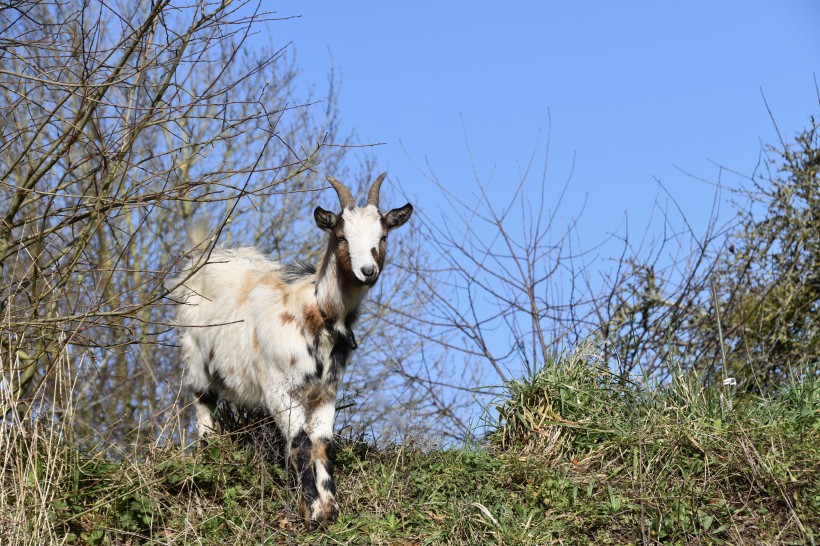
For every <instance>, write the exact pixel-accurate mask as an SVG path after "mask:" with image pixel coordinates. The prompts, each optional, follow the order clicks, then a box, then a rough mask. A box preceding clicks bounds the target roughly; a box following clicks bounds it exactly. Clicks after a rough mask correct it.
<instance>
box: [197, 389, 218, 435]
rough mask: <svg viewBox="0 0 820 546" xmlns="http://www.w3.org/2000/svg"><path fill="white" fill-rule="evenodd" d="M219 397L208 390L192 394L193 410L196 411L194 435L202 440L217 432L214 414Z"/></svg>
mask: <svg viewBox="0 0 820 546" xmlns="http://www.w3.org/2000/svg"><path fill="white" fill-rule="evenodd" d="M217 402H219V397H217V395H216V394H214V393H213V391H210V390H208V389H206V390H204V391H195V392H194V409H195V410H196V433H197V436H198V437H199V438H200V439H202V438H205V436H207V435H208V434H211V433H213V432H219V430H218V426H217V424H216V421H215V420H214V414H215V413H216V405H217Z"/></svg>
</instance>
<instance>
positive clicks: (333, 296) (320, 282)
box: [316, 241, 368, 332]
mask: <svg viewBox="0 0 820 546" xmlns="http://www.w3.org/2000/svg"><path fill="white" fill-rule="evenodd" d="M367 290H368V288H367V287H366V286H364V285H361V284H358V283H355V282H351V281H350V280H349V279H347V278H346V276H345V275H344V273H343V272H342V271H341V268H340V266H339V263H338V261H337V259H336V245H335V242H333V241H331V242H329V243H328V246H327V248H326V249H325V253H324V255H323V256H322V260H321V263H320V267H319V270H318V272H317V277H316V304H317V305H318V306H319V310H320V311H321V313H322V316H323V317H324V319H325V321H326V322H327V323H328V325H332V326H334V327H335V329H336V330H339V331H342V332H346V331H347V330H349V328H350V327H351V326H352V323H353V321H355V319H356V317H357V315H358V308H359V304H360V303H361V301H362V299H363V298H364V296H365V294H367Z"/></svg>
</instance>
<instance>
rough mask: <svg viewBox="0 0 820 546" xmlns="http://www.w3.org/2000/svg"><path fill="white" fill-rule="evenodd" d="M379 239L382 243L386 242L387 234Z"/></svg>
mask: <svg viewBox="0 0 820 546" xmlns="http://www.w3.org/2000/svg"><path fill="white" fill-rule="evenodd" d="M379 241H380V242H382V243H386V242H387V235H384V236H383V237H382V238H381V239H380V240H379Z"/></svg>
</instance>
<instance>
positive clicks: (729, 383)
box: [723, 377, 737, 387]
mask: <svg viewBox="0 0 820 546" xmlns="http://www.w3.org/2000/svg"><path fill="white" fill-rule="evenodd" d="M736 385H737V380H736V379H735V378H734V377H727V378H726V379H724V380H723V386H724V387H734V386H736Z"/></svg>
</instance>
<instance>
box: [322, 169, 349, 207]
mask: <svg viewBox="0 0 820 546" xmlns="http://www.w3.org/2000/svg"><path fill="white" fill-rule="evenodd" d="M327 181H328V182H330V185H331V186H333V189H334V190H336V193H337V194H338V195H339V203H341V204H342V209H349V208H353V207H355V206H356V200H355V199H353V194H352V193H350V190H349V189H347V186H345V185H344V184H342V183H341V182H339V181H338V180H336V179H335V178H333V177H332V176H330V175H327Z"/></svg>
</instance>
